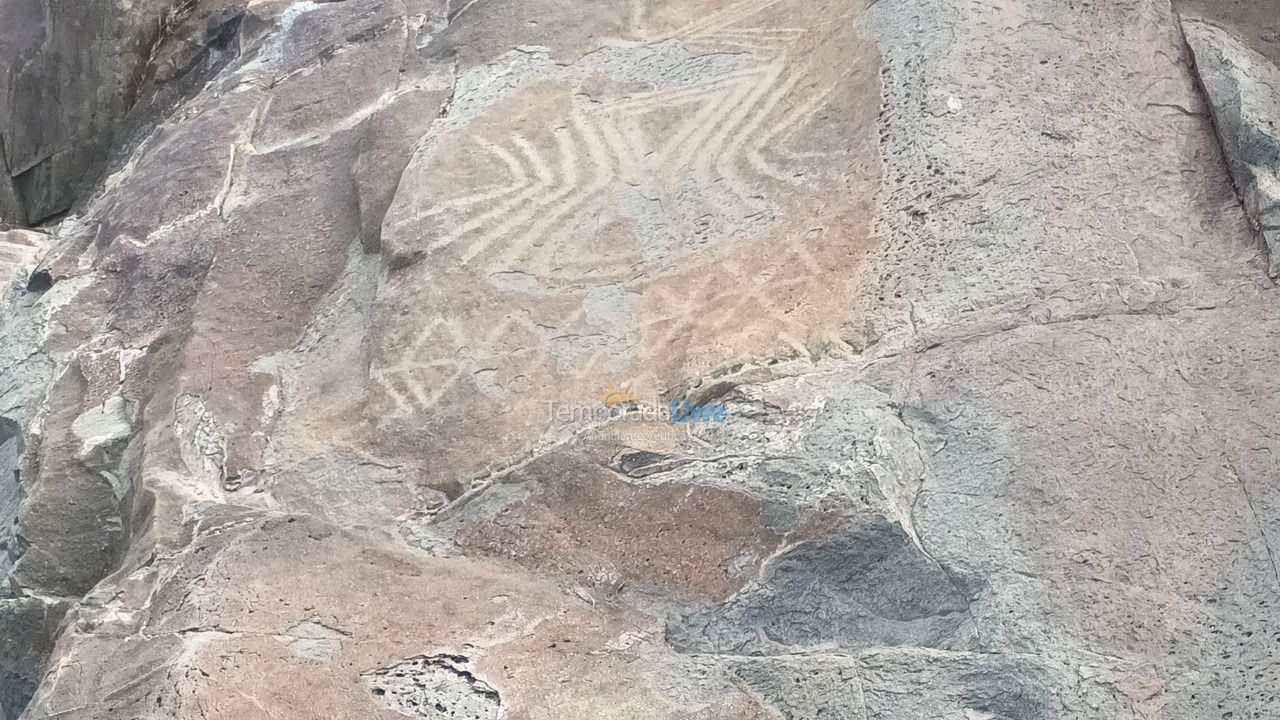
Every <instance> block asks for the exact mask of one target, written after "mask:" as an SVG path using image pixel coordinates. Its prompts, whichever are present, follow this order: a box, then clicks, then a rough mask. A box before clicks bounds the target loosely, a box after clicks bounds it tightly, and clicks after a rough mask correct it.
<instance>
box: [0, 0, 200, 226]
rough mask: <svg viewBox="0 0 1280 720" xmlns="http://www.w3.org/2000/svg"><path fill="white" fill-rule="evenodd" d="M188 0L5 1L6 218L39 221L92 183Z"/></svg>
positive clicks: (0, 23)
mask: <svg viewBox="0 0 1280 720" xmlns="http://www.w3.org/2000/svg"><path fill="white" fill-rule="evenodd" d="M190 4H191V3H180V2H168V1H167V0H143V1H141V2H138V1H136V0H135V1H130V2H123V1H120V2H116V1H112V2H92V3H86V2H75V1H74V0H70V1H66V0H48V1H45V0H12V1H11V2H5V3H4V4H0V65H2V66H3V67H4V69H5V72H4V73H3V74H0V222H9V223H14V224H26V223H36V222H39V221H41V220H43V219H45V218H48V217H50V216H52V215H57V214H59V213H62V212H64V211H66V210H67V209H68V208H69V207H70V206H71V204H72V202H73V201H74V200H75V199H76V197H77V195H79V194H80V193H84V192H86V191H88V190H89V189H90V188H91V187H92V183H93V182H94V181H95V180H97V177H98V174H99V173H100V172H101V171H102V170H103V168H104V167H105V164H106V160H107V156H108V154H109V152H110V149H111V141H112V139H113V137H114V135H115V133H116V131H117V129H118V123H119V122H120V120H121V119H123V118H124V116H125V114H126V113H127V112H128V110H129V108H130V106H131V105H132V104H133V100H134V97H135V92H136V90H137V87H138V85H139V83H140V82H141V80H142V75H143V73H144V71H145V70H146V67H147V62H148V60H149V54H150V53H151V52H152V51H153V50H154V44H155V43H156V42H157V41H158V38H157V35H158V34H159V33H160V32H161V31H163V30H165V29H166V27H167V26H169V25H172V24H173V23H174V22H175V20H176V18H177V16H178V15H180V14H181V13H182V12H183V11H184V8H189V7H190Z"/></svg>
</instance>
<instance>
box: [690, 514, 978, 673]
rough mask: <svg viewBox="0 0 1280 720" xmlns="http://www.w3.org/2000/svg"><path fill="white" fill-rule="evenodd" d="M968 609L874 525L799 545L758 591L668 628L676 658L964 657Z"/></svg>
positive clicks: (900, 541)
mask: <svg viewBox="0 0 1280 720" xmlns="http://www.w3.org/2000/svg"><path fill="white" fill-rule="evenodd" d="M968 606H969V601H968V599H967V597H966V595H965V593H964V592H963V591H962V590H961V589H960V588H959V587H958V586H957V585H956V583H955V582H954V581H953V580H952V579H951V577H950V576H948V575H947V573H946V572H945V571H944V570H943V569H942V568H941V567H940V566H939V565H938V564H937V563H936V562H934V561H933V559H932V558H929V557H928V556H927V555H925V554H924V553H923V552H921V551H920V549H919V548H918V547H916V546H915V545H914V544H913V543H912V541H911V539H910V538H909V537H908V536H907V534H906V533H905V532H903V530H902V527H901V526H900V525H898V524H896V523H891V522H889V521H887V520H885V519H883V518H879V517H874V518H869V519H867V520H864V521H860V522H855V523H852V524H851V525H850V526H848V527H846V528H843V529H841V530H839V531H837V532H836V534H835V535H834V536H833V537H830V538H828V539H824V540H820V541H813V542H807V543H804V544H802V545H800V546H799V547H796V548H794V549H792V550H790V551H788V552H787V553H785V554H784V555H782V556H781V557H780V558H778V560H777V561H776V563H775V564H774V565H773V566H772V567H770V568H768V569H766V571H765V577H764V578H763V579H762V580H761V582H760V583H759V585H758V586H757V587H754V588H751V589H748V590H746V591H744V592H743V593H742V594H741V595H739V596H738V597H736V598H734V599H732V600H730V601H729V602H727V603H725V604H724V605H722V606H719V607H714V608H710V609H707V610H702V611H698V612H695V613H691V614H689V615H685V616H684V617H681V618H679V619H678V620H675V621H673V622H672V623H671V624H670V625H669V626H668V629H667V640H668V642H669V643H671V644H672V646H674V647H675V648H677V649H678V650H681V651H684V652H714V653H731V654H742V655H760V654H771V653H778V652H788V651H791V652H794V651H796V650H798V649H804V648H818V647H828V648H843V649H858V648H866V647H874V646H885V645H889V646H896V645H911V646H919V647H933V648H963V647H966V646H968V645H971V644H972V639H971V638H970V637H968V636H966V634H965V633H964V632H963V630H962V626H963V624H964V621H965V618H966V611H967V610H968Z"/></svg>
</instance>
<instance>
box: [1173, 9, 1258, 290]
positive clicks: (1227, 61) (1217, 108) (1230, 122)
mask: <svg viewBox="0 0 1280 720" xmlns="http://www.w3.org/2000/svg"><path fill="white" fill-rule="evenodd" d="M1182 27H1183V30H1184V32H1185V33H1186V35H1187V42H1188V43H1190V45H1191V49H1192V51H1193V52H1194V53H1195V58H1196V71H1197V73H1198V74H1199V77H1200V82H1201V85H1202V86H1203V88H1204V92H1205V95H1206V96H1207V97H1208V98H1209V102H1210V105H1211V107H1212V110H1213V118H1214V125H1215V126H1216V127H1217V129H1218V137H1219V138H1220V139H1221V140H1222V148H1223V151H1224V152H1225V153H1226V158H1227V166H1228V167H1229V168H1230V169H1231V176H1232V178H1233V179H1234V180H1235V184H1236V189H1237V190H1238V191H1239V193H1240V199H1241V201H1242V202H1243V203H1244V207H1245V211H1246V212H1247V213H1248V214H1249V219H1250V220H1251V221H1252V222H1253V224H1254V226H1255V227H1256V228H1257V229H1258V232H1259V234H1260V235H1261V237H1262V241H1263V242H1264V243H1265V244H1266V246H1267V248H1268V250H1269V251H1270V253H1271V276H1272V277H1276V276H1278V275H1280V124H1277V120H1278V119H1280V67H1278V66H1276V65H1275V64H1274V63H1272V62H1271V61H1270V60H1268V59H1267V58H1266V57H1264V56H1263V55H1261V54H1259V53H1258V52H1256V51H1254V50H1251V49H1250V48H1248V47H1247V46H1245V45H1244V44H1242V43H1241V42H1240V41H1239V40H1236V39H1235V38H1234V37H1233V36H1232V35H1231V33H1230V32H1228V31H1227V30H1224V29H1222V28H1220V27H1217V26H1215V25H1212V24H1210V23H1207V22H1204V21H1200V20H1184V21H1183V23H1182Z"/></svg>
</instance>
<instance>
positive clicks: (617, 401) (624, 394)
mask: <svg viewBox="0 0 1280 720" xmlns="http://www.w3.org/2000/svg"><path fill="white" fill-rule="evenodd" d="M591 397H593V398H595V399H596V400H599V401H600V402H602V403H604V404H605V405H621V404H622V403H629V402H635V401H636V399H635V397H634V396H632V395H631V383H623V384H622V386H621V387H616V386H614V384H613V383H609V387H607V388H605V390H604V392H602V393H599V394H597V395H592V396H591Z"/></svg>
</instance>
